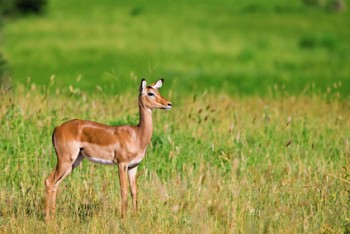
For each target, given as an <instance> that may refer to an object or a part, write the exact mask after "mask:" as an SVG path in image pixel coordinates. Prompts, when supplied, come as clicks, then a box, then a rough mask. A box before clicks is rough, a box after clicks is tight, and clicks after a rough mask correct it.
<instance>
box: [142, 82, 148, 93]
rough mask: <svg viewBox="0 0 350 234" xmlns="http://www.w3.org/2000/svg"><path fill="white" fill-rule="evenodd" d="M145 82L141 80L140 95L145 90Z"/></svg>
mask: <svg viewBox="0 0 350 234" xmlns="http://www.w3.org/2000/svg"><path fill="white" fill-rule="evenodd" d="M146 85H147V82H146V80H145V79H142V80H141V85H140V93H142V91H143V90H144V89H145V88H146Z"/></svg>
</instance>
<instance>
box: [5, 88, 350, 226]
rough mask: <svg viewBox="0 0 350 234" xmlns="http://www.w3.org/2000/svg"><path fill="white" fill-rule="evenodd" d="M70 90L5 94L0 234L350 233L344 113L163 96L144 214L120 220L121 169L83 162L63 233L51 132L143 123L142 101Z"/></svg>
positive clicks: (67, 194)
mask: <svg viewBox="0 0 350 234" xmlns="http://www.w3.org/2000/svg"><path fill="white" fill-rule="evenodd" d="M75 90H76V89H74V88H73V87H71V88H70V89H69V88H66V89H56V87H55V85H53V84H52V85H48V86H45V87H39V86H35V85H34V84H31V83H29V84H28V87H23V86H19V87H18V88H17V89H16V90H14V91H6V90H4V89H2V90H1V103H0V121H1V125H0V132H1V134H0V160H1V164H0V170H1V172H2V173H0V188H1V189H0V201H1V203H0V231H1V232H3V233H33V232H40V233H44V232H54V231H58V232H60V233H81V232H92V233H106V232H132V233H139V232H142V233H154V232H162V233H168V232H175V233H193V232H195V233H196V232H197V233H199V232H204V233H208V232H209V233H211V232H215V233H232V232H235V233H237V232H244V233H246V232H253V233H256V232H258V233H262V232H268V233H310V232H312V233H315V232H331V233H332V232H336V233H339V232H343V233H346V232H349V231H350V216H349V214H350V212H349V204H350V201H349V192H350V191H349V187H350V149H349V138H350V119H349V114H350V111H349V110H350V108H349V103H347V102H345V101H339V100H337V99H334V98H333V96H332V98H328V96H327V94H325V95H324V96H321V95H319V94H315V95H309V96H307V97H303V96H298V97H296V96H289V95H283V96H281V97H279V98H274V97H272V96H271V97H266V98H257V97H249V98H244V99H238V98H234V97H230V96H226V95H210V94H208V93H201V94H199V95H195V96H189V95H182V94H176V93H175V91H166V90H165V92H163V94H164V96H165V97H169V99H170V100H171V101H172V102H173V104H174V108H173V110H172V111H170V112H163V111H154V128H155V131H154V135H153V139H152V142H151V144H150V146H149V148H148V151H147V155H146V158H145V159H144V161H143V162H142V163H141V165H140V166H139V176H138V184H139V211H138V213H137V214H133V213H132V212H129V213H128V217H127V220H126V221H125V222H123V221H122V220H121V218H120V211H119V201H120V199H119V183H118V174H117V173H118V172H117V168H116V167H112V166H101V165H94V164H91V163H88V162H87V161H83V163H82V165H81V166H80V167H79V168H77V169H76V170H75V171H74V172H73V173H72V174H71V175H70V176H69V177H67V178H66V179H65V180H64V182H63V183H62V184H61V186H60V189H59V192H58V199H57V200H58V210H57V217H56V221H55V222H54V223H53V224H50V225H45V224H44V222H43V197H44V184H43V181H44V179H45V177H46V176H47V175H48V173H49V172H50V171H51V170H52V169H53V167H54V166H55V163H56V157H55V156H54V151H53V147H52V145H51V132H52V129H53V127H54V126H57V125H58V124H60V123H62V122H63V121H65V120H67V119H71V118H83V119H90V120H94V121H99V122H103V123H110V124H117V123H118V124H121V123H126V122H129V123H134V124H136V123H137V118H138V115H137V111H138V108H137V89H135V91H134V92H131V93H129V94H123V95H115V96H113V97H111V96H108V95H104V94H103V93H97V94H91V95H86V94H84V93H83V92H77V91H75ZM330 95H331V94H330ZM130 200H131V199H130V198H129V204H130V205H131V203H130ZM129 211H131V209H129Z"/></svg>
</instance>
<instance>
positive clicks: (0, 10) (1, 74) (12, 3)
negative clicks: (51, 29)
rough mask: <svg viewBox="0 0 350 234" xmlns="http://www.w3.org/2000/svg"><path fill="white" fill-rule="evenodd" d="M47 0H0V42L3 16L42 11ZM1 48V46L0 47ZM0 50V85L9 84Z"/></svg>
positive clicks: (0, 39)
mask: <svg viewBox="0 0 350 234" xmlns="http://www.w3.org/2000/svg"><path fill="white" fill-rule="evenodd" d="M46 4H47V0H0V43H2V40H3V34H2V27H3V21H4V18H8V17H19V16H23V15H28V14H41V13H43V12H44V9H45V6H46ZM1 48H2V47H1ZM2 52H3V51H2V49H1V50H0V85H3V86H5V87H6V86H9V82H10V79H9V73H8V69H7V61H6V59H5V58H4V56H3V54H2Z"/></svg>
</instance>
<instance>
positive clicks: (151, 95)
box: [147, 92, 155, 97]
mask: <svg viewBox="0 0 350 234" xmlns="http://www.w3.org/2000/svg"><path fill="white" fill-rule="evenodd" d="M147 95H148V96H150V97H154V96H155V94H154V93H151V92H149V93H147Z"/></svg>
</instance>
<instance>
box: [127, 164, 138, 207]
mask: <svg viewBox="0 0 350 234" xmlns="http://www.w3.org/2000/svg"><path fill="white" fill-rule="evenodd" d="M128 174H129V183H130V187H131V196H132V206H133V209H134V212H135V213H136V211H137V183H136V174H137V167H134V168H132V169H129V170H128Z"/></svg>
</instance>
